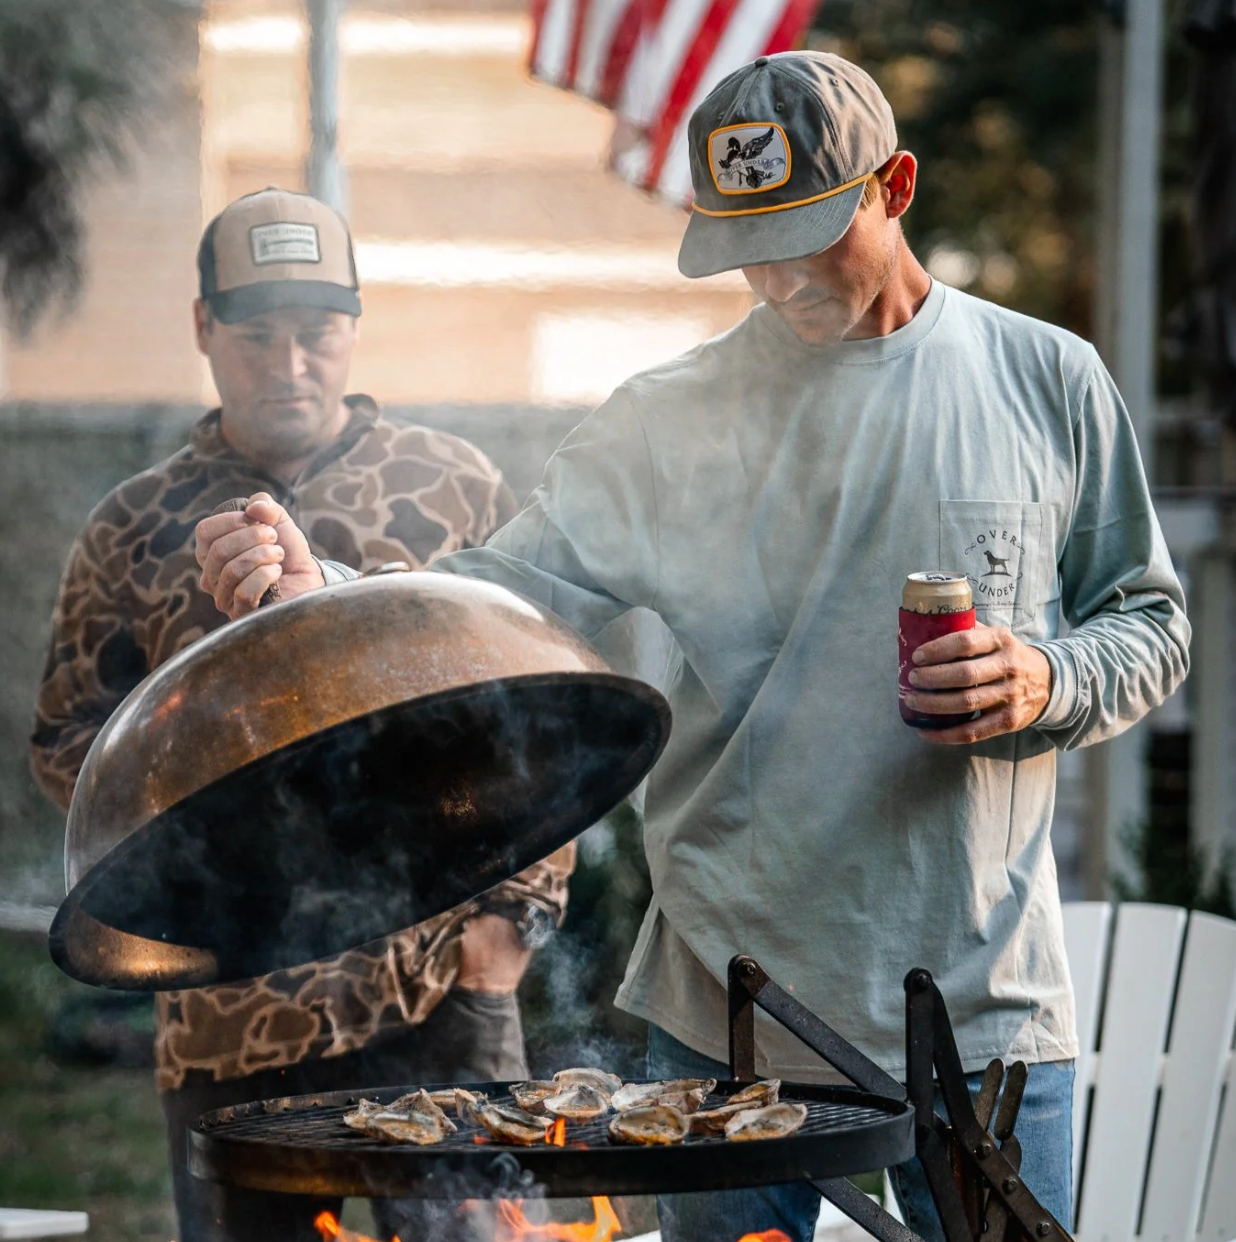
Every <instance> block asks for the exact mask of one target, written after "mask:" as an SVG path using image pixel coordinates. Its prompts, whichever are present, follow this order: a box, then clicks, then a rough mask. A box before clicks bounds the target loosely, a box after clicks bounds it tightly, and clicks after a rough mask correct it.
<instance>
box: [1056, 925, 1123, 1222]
mask: <svg viewBox="0 0 1236 1242" xmlns="http://www.w3.org/2000/svg"><path fill="white" fill-rule="evenodd" d="M1062 913H1063V915H1064V948H1065V953H1066V955H1067V957H1068V960H1069V975H1070V977H1071V978H1072V980H1073V1005H1074V1010H1075V1013H1076V1015H1077V1043H1078V1048H1079V1052H1078V1055H1077V1063H1076V1067H1075V1070H1076V1077H1075V1083H1074V1087H1073V1092H1074V1094H1073V1185H1074V1186H1076V1185H1077V1181H1078V1176H1079V1174H1080V1172H1081V1159H1082V1142H1083V1139H1084V1138H1085V1133H1086V1117H1087V1116H1088V1114H1089V1110H1090V1089H1091V1087H1093V1086H1094V1074H1095V1067H1096V1064H1097V1062H1096V1058H1095V1047H1096V1044H1097V1041H1098V1033H1099V1013H1100V1012H1101V1006H1102V1001H1103V982H1104V978H1105V976H1106V973H1107V953H1108V948H1109V946H1110V944H1111V930H1112V906H1111V902H1108V901H1074V902H1069V903H1068V904H1066V905H1065V906H1064V907H1063V910H1062ZM1070 1223H1071V1222H1070Z"/></svg>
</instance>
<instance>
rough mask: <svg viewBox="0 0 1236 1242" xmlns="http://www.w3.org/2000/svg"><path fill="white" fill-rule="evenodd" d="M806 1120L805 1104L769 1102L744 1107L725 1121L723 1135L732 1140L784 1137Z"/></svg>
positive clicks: (742, 1140)
mask: <svg viewBox="0 0 1236 1242" xmlns="http://www.w3.org/2000/svg"><path fill="white" fill-rule="evenodd" d="M806 1120H807V1106H806V1105H805V1104H770V1105H768V1106H767V1107H766V1108H745V1109H743V1110H742V1112H739V1113H735V1114H734V1116H733V1117H731V1118H730V1119H729V1121H727V1122H726V1123H725V1137H726V1138H727V1139H730V1140H732V1141H734V1142H744V1141H746V1140H747V1139H770V1138H785V1137H786V1136H787V1135H790V1134H793V1133H794V1131H795V1130H797V1129H798V1128H799V1126H801V1125H802V1124H803V1122H804V1121H806Z"/></svg>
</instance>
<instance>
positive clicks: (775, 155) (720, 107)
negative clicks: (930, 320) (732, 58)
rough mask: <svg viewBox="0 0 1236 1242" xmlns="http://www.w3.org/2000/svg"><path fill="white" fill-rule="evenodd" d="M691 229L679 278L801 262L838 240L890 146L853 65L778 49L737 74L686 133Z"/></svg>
mask: <svg viewBox="0 0 1236 1242" xmlns="http://www.w3.org/2000/svg"><path fill="white" fill-rule="evenodd" d="M687 140H688V144H689V148H690V155H691V184H692V186H693V187H694V189H695V202H694V204H693V206H692V213H691V219H690V222H689V223H688V224H687V231H686V234H685V235H684V237H683V239H682V246H681V247H680V248H679V251H678V270H679V271H680V272H682V274H683V275H684V276H712V275H714V274H715V273H717V272H726V271H730V270H732V269H733V268H738V267H750V266H753V265H755V264H760V263H777V262H780V261H782V260H785V259H800V258H803V257H804V256H806V255H809V254H815V253H817V252H818V251H820V250H826V249H827V248H828V247H829V246H831V245H832V244H833V243H834V242H836V241H838V240H839V239H840V238H841V236H842V234H844V233H845V231H846V229H848V228H849V227H850V222H851V221H852V220H853V219H854V213H855V212H856V211H857V210H858V204H859V202H860V201H861V200H862V197H863V182H865V181H866V180H867V178H868V176H870V175H871V173H873V172H875V171H876V169H878V168H879V167H880V166H881V165H882V164H883V163H884V162H885V161H886V160H887V159H888V158H889V156H891V155H892V154H893V153H894V152H895V151H896V150H897V127H896V125H895V124H894V122H893V110H892V109H891V108H890V107H889V106H888V100H886V99H885V98H884V96H883V95H882V94H881V93H880V88H879V87H878V86H877V85H876V84H875V82H874V81H873V80H872V79H871V77H870V76H869V75H868V74H866V73H864V72H863V70H861V69H860V68H859V67H858V66H857V65H855V64H852V63H851V62H850V61H848V60H844V59H843V58H842V57H840V56H834V55H833V54H832V53H830V52H782V53H780V54H779V55H776V56H761V57H760V58H759V60H757V61H754V62H753V63H752V64H749V65H744V66H743V67H742V68H741V69H736V70H735V71H734V72H733V73H731V74H730V75H729V76H728V77H726V78H723V79H722V80H721V82H719V83H718V84H717V86H716V87H715V88H714V89H713V90H712V92H711V93H710V94H709V95H708V97H707V98H706V99H705V100H704V102H703V103H702V104H700V106H699V107H698V108H696V110H695V112H694V113H692V115H691V121H690V124H689V126H688V128H687Z"/></svg>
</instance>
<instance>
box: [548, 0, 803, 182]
mask: <svg viewBox="0 0 1236 1242" xmlns="http://www.w3.org/2000/svg"><path fill="white" fill-rule="evenodd" d="M819 4H820V0H532V19H533V31H534V34H533V43H532V51H531V56H530V66H529V67H530V69H531V71H532V74H533V76H534V77H536V78H537V79H539V80H540V81H542V82H548V83H550V84H551V85H553V86H560V87H562V88H563V89H564V90H571V91H575V92H577V93H578V94H581V95H585V96H587V97H588V98H589V99H594V100H596V101H597V102H598V103H601V104H604V105H605V106H606V107H607V108H612V109H613V110H614V112H615V113H616V114H617V115H618V117H619V134H618V136H617V137H618V140H617V141H616V142H615V146H614V150H613V152H612V153H611V155H612V160H613V165H614V168H615V170H616V171H617V172H618V173H619V174H620V175H621V176H622V177H624V178H625V179H626V180H628V181H630V182H632V183H633V184H635V185H638V186H640V187H641V188H642V189H645V190H651V191H654V192H655V193H658V194H661V195H664V196H665V197H666V198H668V199H670V200H671V201H673V202H676V203H681V204H683V205H686V204H687V203H689V202H690V201H691V174H690V169H689V166H688V163H687V121H688V120H689V119H690V117H691V113H692V112H694V111H695V108H696V106H697V105H698V104H699V103H700V102H701V101H702V100H703V99H704V97H705V96H706V95H707V94H708V92H709V91H710V90H711V89H712V88H713V87H714V86H715V85H716V84H717V83H718V82H719V81H720V80H721V79H722V78H723V77H725V75H726V74H727V73H731V72H732V71H733V70H735V69H737V68H738V67H739V66H740V65H744V64H746V63H747V62H748V61H752V60H754V59H755V58H756V57H757V56H767V55H771V54H772V53H773V52H784V51H787V50H789V49H790V48H792V47H793V46H794V45H795V44H796V43H797V41H798V39H799V38H800V37H801V36H802V34H803V32H804V31H805V30H806V28H807V25H808V23H809V22H810V21H811V17H812V14H813V13H814V12H815V10H816V8H817V7H818V6H819Z"/></svg>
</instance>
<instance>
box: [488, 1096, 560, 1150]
mask: <svg viewBox="0 0 1236 1242" xmlns="http://www.w3.org/2000/svg"><path fill="white" fill-rule="evenodd" d="M476 1120H477V1121H478V1122H479V1123H480V1124H481V1125H483V1126H484V1127H485V1129H486V1130H488V1131H489V1133H490V1134H492V1135H493V1136H494V1138H496V1139H498V1140H499V1141H500V1142H503V1143H515V1144H517V1145H518V1146H520V1147H531V1146H532V1145H533V1144H534V1143H543V1142H545V1131H546V1130H548V1129H549V1127H550V1126H552V1125H553V1124H554V1119H553V1118H552V1117H534V1116H533V1115H532V1114H531V1113H525V1112H524V1111H523V1110H522V1109H519V1108H505V1107H504V1106H503V1105H501V1104H482V1105H481V1106H480V1108H478V1109H477V1110H476Z"/></svg>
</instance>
